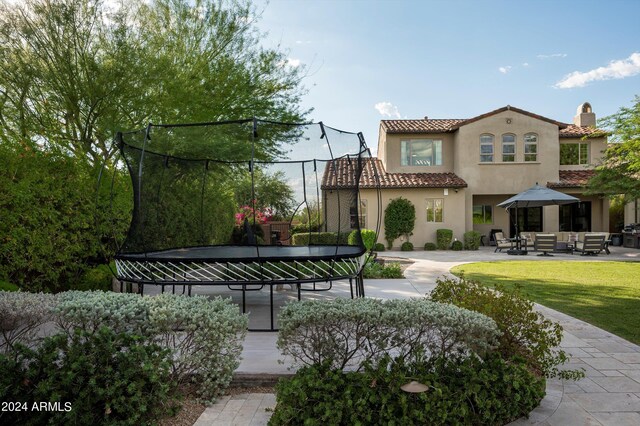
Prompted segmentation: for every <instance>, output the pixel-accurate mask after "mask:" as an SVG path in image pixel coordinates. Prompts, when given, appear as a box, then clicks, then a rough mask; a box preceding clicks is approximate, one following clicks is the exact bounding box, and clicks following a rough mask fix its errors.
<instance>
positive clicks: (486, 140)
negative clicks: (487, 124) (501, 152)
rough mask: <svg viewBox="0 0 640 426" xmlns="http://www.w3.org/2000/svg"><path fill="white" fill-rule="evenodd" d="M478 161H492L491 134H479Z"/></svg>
mask: <svg viewBox="0 0 640 426" xmlns="http://www.w3.org/2000/svg"><path fill="white" fill-rule="evenodd" d="M480 162H481V163H493V135H480Z"/></svg>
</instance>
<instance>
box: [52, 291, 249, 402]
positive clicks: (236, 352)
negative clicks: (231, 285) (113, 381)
mask: <svg viewBox="0 0 640 426" xmlns="http://www.w3.org/2000/svg"><path fill="white" fill-rule="evenodd" d="M58 298H59V300H60V301H59V304H58V306H57V308H56V313H57V322H58V324H59V326H60V327H61V328H62V329H63V330H64V331H65V332H66V333H67V334H69V335H71V334H73V332H74V330H75V329H81V330H83V331H84V332H87V333H95V332H97V331H98V330H99V329H100V327H101V326H104V325H106V326H108V327H109V328H111V329H112V330H114V331H115V332H117V333H119V332H128V333H132V334H136V335H140V336H143V337H146V338H149V339H150V340H151V341H152V342H154V343H157V344H159V345H160V346H162V347H165V348H168V349H170V350H171V353H172V366H171V371H172V378H173V380H175V381H176V382H178V383H180V382H186V381H188V380H191V379H192V378H193V377H199V378H200V379H201V380H200V382H199V390H198V392H199V395H200V397H201V398H203V399H205V400H209V401H211V400H214V399H215V398H216V397H217V396H218V395H219V394H220V393H221V392H222V390H223V389H224V388H225V387H226V386H228V384H229V383H230V382H231V377H232V374H233V371H234V370H235V369H236V368H237V367H238V365H239V364H240V361H239V360H240V354H241V352H242V343H241V342H242V341H243V339H244V336H245V334H246V327H247V317H246V316H244V315H241V314H240V313H239V312H238V309H237V307H236V306H234V305H232V304H231V303H229V300H225V299H221V298H216V299H213V300H210V299H208V298H206V297H202V296H193V297H184V296H177V295H170V294H163V295H159V296H154V297H140V296H138V295H134V294H124V293H104V292H100V291H94V292H75V291H71V292H66V293H61V294H59V295H58ZM195 374H197V376H196V375H195Z"/></svg>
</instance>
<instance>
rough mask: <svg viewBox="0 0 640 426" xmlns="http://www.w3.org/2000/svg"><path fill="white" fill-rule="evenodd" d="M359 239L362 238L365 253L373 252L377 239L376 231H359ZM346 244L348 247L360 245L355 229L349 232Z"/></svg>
mask: <svg viewBox="0 0 640 426" xmlns="http://www.w3.org/2000/svg"><path fill="white" fill-rule="evenodd" d="M360 237H361V238H362V244H363V245H364V247H365V248H366V249H367V251H371V250H373V247H374V245H375V243H376V240H377V239H378V235H377V234H376V231H372V230H371V229H361V230H360ZM348 242H349V245H350V246H357V245H359V244H360V241H359V238H358V230H357V229H354V230H353V231H351V233H350V234H349V238H348Z"/></svg>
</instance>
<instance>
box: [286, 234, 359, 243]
mask: <svg viewBox="0 0 640 426" xmlns="http://www.w3.org/2000/svg"><path fill="white" fill-rule="evenodd" d="M336 242H337V244H340V245H347V244H349V234H347V233H340V234H338V233H336V232H310V233H309V232H306V233H303V234H293V235H292V236H291V244H293V245H294V246H308V245H312V244H318V245H323V244H326V245H334V244H336Z"/></svg>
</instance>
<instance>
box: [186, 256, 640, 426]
mask: <svg viewBox="0 0 640 426" xmlns="http://www.w3.org/2000/svg"><path fill="white" fill-rule="evenodd" d="M385 256H395V257H409V258H411V259H413V260H415V261H416V263H414V264H413V265H411V267H409V269H407V271H406V273H405V276H406V280H368V281H367V282H366V283H365V288H366V291H367V297H378V298H382V299H391V298H401V297H416V296H423V295H425V294H427V293H428V292H429V291H431V289H433V288H434V287H435V281H436V279H437V278H439V277H442V276H447V275H448V274H449V270H450V269H451V268H452V267H453V266H456V265H460V264H463V263H471V262H483V261H490V260H523V258H522V257H520V256H507V255H506V254H499V253H493V250H492V248H489V247H481V249H480V250H479V251H477V252H468V251H464V252H450V251H446V252H421V251H417V252H409V253H407V252H385ZM568 259H571V260H574V261H578V262H580V261H611V260H624V261H640V250H633V249H623V248H620V247H613V248H612V254H611V255H610V256H606V255H600V256H599V257H596V258H594V257H584V258H583V257H579V256H572V255H556V256H554V257H551V258H540V257H538V256H527V257H526V260H568ZM333 291H334V290H332V292H333ZM334 294H338V295H340V296H341V297H344V296H345V295H347V294H348V287H347V286H345V285H343V286H340V284H338V285H336V289H335V293H334ZM536 309H538V310H539V311H540V312H541V313H542V314H543V315H545V316H546V317H547V318H549V319H551V320H553V321H557V322H559V323H560V324H561V325H562V326H563V328H564V336H563V341H562V344H561V347H562V348H563V349H564V350H565V351H567V352H568V353H571V354H572V356H571V360H570V363H569V364H567V365H566V366H565V368H567V369H573V368H584V369H585V373H586V378H585V379H584V380H581V381H578V382H574V381H564V382H563V381H560V380H556V379H552V380H548V381H547V395H546V397H545V398H544V399H543V400H542V402H541V404H540V406H539V407H537V408H536V409H535V410H533V411H532V412H531V413H530V415H529V418H528V419H524V418H523V419H519V420H517V421H515V422H513V423H511V425H539V426H572V425H579V426H583V425H605V426H608V425H612V426H626V425H634V426H637V425H640V347H639V346H638V345H635V344H633V343H631V342H628V341H626V340H624V339H622V338H620V337H618V336H615V335H613V334H611V333H609V332H607V331H604V330H602V329H599V328H597V327H594V326H592V325H590V324H587V323H585V322H583V321H580V320H578V319H575V318H572V317H570V316H569V315H566V314H563V313H561V312H557V311H554V310H552V309H549V308H546V307H544V306H539V305H536ZM276 337H277V336H276V333H249V334H248V336H247V340H246V341H245V347H244V350H243V360H242V363H241V365H240V368H239V369H238V372H239V373H268V374H285V373H291V370H290V369H289V368H290V367H291V364H290V360H286V359H285V360H284V362H283V363H278V359H281V358H282V357H281V356H280V355H279V353H278V350H277V348H276ZM273 407H275V395H273V394H242V395H236V396H233V397H229V396H225V397H222V398H220V399H219V401H218V402H217V403H216V404H214V405H212V406H210V407H207V409H206V410H205V411H204V413H203V414H202V416H200V418H199V419H198V421H197V422H196V425H197V426H209V425H243V426H244V425H266V424H267V422H268V420H269V418H270V417H271V411H270V410H272V409H273Z"/></svg>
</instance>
